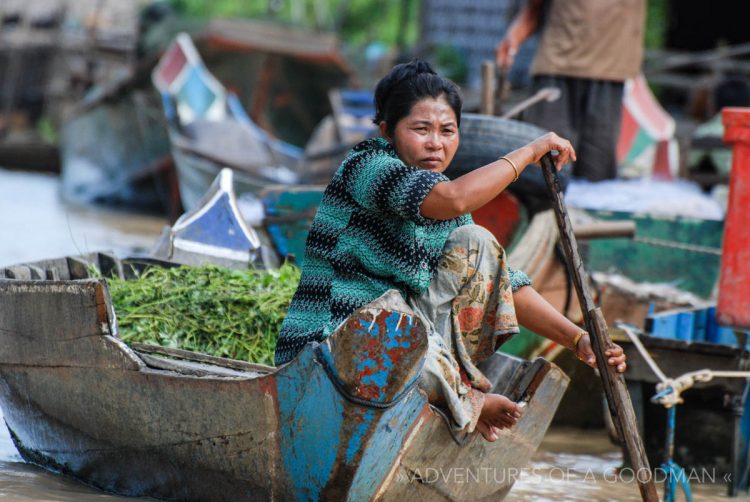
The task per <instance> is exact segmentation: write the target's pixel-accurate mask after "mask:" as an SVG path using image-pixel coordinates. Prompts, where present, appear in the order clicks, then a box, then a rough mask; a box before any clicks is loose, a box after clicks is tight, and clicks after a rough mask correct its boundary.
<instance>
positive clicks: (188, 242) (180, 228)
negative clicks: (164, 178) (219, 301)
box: [151, 168, 268, 269]
mask: <svg viewBox="0 0 750 502" xmlns="http://www.w3.org/2000/svg"><path fill="white" fill-rule="evenodd" d="M233 181H234V177H233V172H232V170H231V169H227V168H224V169H222V170H221V171H220V172H219V175H218V176H217V177H216V179H215V180H214V182H213V183H212V184H211V186H210V187H209V189H208V191H207V192H206V193H205V194H204V195H203V197H202V198H201V200H200V201H199V203H198V207H196V208H195V209H193V210H192V211H187V212H186V213H185V214H183V215H182V216H180V217H179V219H178V220H177V221H176V222H175V223H174V224H173V225H172V226H167V227H164V229H163V230H162V232H161V235H160V236H159V239H158V240H157V242H156V244H155V245H154V247H153V249H152V251H151V255H152V256H153V257H155V258H160V259H163V260H167V261H171V262H175V263H180V264H184V265H200V264H201V263H204V262H206V261H209V262H211V263H214V264H217V265H221V266H223V267H230V268H240V269H242V268H250V267H253V266H254V265H255V264H259V265H260V266H263V265H265V264H267V261H268V260H267V259H266V257H265V254H264V253H263V250H262V249H261V243H260V237H259V236H258V234H257V233H256V232H255V230H253V228H252V227H250V226H249V225H247V224H246V222H245V219H244V218H243V217H242V215H241V213H240V209H239V207H238V205H237V198H236V196H235V194H234V188H233Z"/></svg>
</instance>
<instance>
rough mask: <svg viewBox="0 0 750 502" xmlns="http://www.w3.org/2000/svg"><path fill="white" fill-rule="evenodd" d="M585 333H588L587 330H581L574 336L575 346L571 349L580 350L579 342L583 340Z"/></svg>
mask: <svg viewBox="0 0 750 502" xmlns="http://www.w3.org/2000/svg"><path fill="white" fill-rule="evenodd" d="M583 335H588V333H586V332H585V331H579V332H578V334H577V335H576V337H575V338H573V348H572V349H570V350H572V351H573V352H578V342H580V341H581V338H582V337H583Z"/></svg>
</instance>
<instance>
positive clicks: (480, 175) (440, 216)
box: [419, 133, 576, 220]
mask: <svg viewBox="0 0 750 502" xmlns="http://www.w3.org/2000/svg"><path fill="white" fill-rule="evenodd" d="M552 150H557V151H558V152H559V154H558V156H557V159H556V161H555V164H556V167H557V169H558V170H560V169H561V168H562V166H563V165H565V164H566V163H567V162H568V161H569V160H576V154H575V151H574V150H573V147H572V145H571V144H570V142H569V141H568V140H566V139H563V138H561V137H560V136H558V135H557V134H555V133H547V134H545V135H544V136H542V137H540V138H538V139H536V140H534V141H532V142H531V143H529V144H528V145H526V146H523V147H521V148H519V149H518V150H514V151H512V152H510V153H509V154H507V155H506V156H505V157H507V158H508V159H510V161H512V163H513V164H515V166H516V169H517V170H518V174H521V172H523V170H524V169H526V167H527V166H528V165H529V164H533V163H537V162H539V160H540V159H541V158H542V156H543V155H544V154H546V153H547V152H550V151H552ZM515 178H516V172H515V171H514V170H513V167H512V165H511V162H508V161H507V160H505V159H499V160H496V161H495V162H492V163H491V164H487V165H486V166H483V167H480V168H479V169H475V170H474V171H471V172H469V173H466V174H464V175H463V176H460V177H458V178H456V179H455V180H453V181H444V182H442V183H438V184H437V185H435V187H434V188H433V189H432V190H431V191H430V193H429V194H427V196H426V197H425V198H424V201H422V205H421V206H420V207H419V212H420V214H421V215H422V216H424V217H425V218H431V219H433V220H449V219H451V218H456V217H458V216H461V215H464V214H467V213H470V212H472V211H474V210H475V209H479V208H480V207H482V206H484V205H485V204H487V203H488V202H489V201H491V200H492V199H494V198H495V197H497V195H498V194H499V193H500V192H502V191H503V190H505V188H507V186H508V185H510V184H511V183H512V182H513V181H514V180H515Z"/></svg>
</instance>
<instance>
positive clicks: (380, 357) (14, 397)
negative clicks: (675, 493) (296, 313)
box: [0, 253, 568, 501]
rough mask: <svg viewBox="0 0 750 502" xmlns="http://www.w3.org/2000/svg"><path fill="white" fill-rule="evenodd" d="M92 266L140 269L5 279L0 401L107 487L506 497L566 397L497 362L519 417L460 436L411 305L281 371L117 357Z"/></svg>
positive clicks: (203, 358) (173, 492)
mask: <svg viewBox="0 0 750 502" xmlns="http://www.w3.org/2000/svg"><path fill="white" fill-rule="evenodd" d="M91 264H94V265H96V266H97V267H98V268H99V269H100V270H101V271H102V273H103V274H104V275H105V276H107V275H108V274H113V273H114V274H125V276H127V275H128V274H129V273H130V272H129V271H130V270H132V267H133V266H135V265H134V262H128V261H127V260H119V259H118V258H116V257H113V256H111V255H108V254H104V253H94V254H90V255H86V256H83V257H67V258H60V259H55V260H47V261H42V262H35V263H33V264H26V265H19V266H14V267H7V268H0V406H2V409H3V413H4V416H5V422H6V425H7V427H8V429H9V430H10V434H11V437H12V439H13V441H14V443H15V445H16V447H17V448H18V451H19V452H20V453H21V455H22V456H23V458H24V459H25V460H26V461H28V462H32V463H35V464H38V465H41V466H43V467H45V468H47V469H50V470H53V471H58V472H61V473H64V474H68V475H71V476H74V477H75V478H78V479H79V480H81V481H83V482H85V483H87V484H90V485H93V486H96V487H99V488H101V489H103V490H106V491H109V492H114V493H117V494H122V495H128V496H144V495H145V496H151V497H156V498H163V499H170V500H201V501H238V500H292V499H294V500H366V499H370V500H372V499H377V500H403V498H404V497H407V496H408V497H409V498H410V499H412V500H430V501H432V500H467V499H471V500H484V499H493V500H498V499H500V498H502V497H503V496H504V495H505V494H507V493H508V491H509V490H510V489H511V487H512V485H513V481H514V480H515V477H516V476H517V473H518V472H520V470H521V469H522V468H523V467H524V466H525V465H526V464H527V463H528V462H529V460H530V457H531V455H532V453H533V452H534V451H535V450H536V448H537V447H538V445H539V443H540V442H541V440H542V438H543V436H544V434H545V432H546V430H547V428H548V426H549V424H550V421H551V420H552V417H553V415H554V413H555V410H556V409H557V406H558V404H559V402H560V400H561V398H562V394H563V392H564V391H565V388H566V386H567V384H568V378H567V376H566V375H565V374H564V373H563V372H562V371H561V370H560V369H559V368H557V367H556V366H555V365H553V364H551V363H549V362H547V361H544V360H543V359H537V360H535V361H533V362H529V361H525V360H522V359H518V358H515V357H512V356H506V355H502V354H499V353H498V354H495V355H494V356H493V357H492V358H490V359H489V360H488V361H486V362H485V364H484V371H485V373H486V374H487V375H488V377H489V378H490V379H491V380H492V381H494V382H495V383H496V386H495V391H496V392H501V393H503V394H505V395H507V396H509V397H511V398H512V399H514V400H518V401H521V400H523V401H526V402H527V407H526V411H525V413H524V415H523V416H522V418H521V419H520V420H519V422H518V423H517V425H516V426H515V427H513V428H512V429H510V430H503V431H502V432H501V433H500V438H499V440H498V441H497V442H494V443H489V442H486V441H484V440H483V439H482V438H481V437H480V436H479V435H478V434H471V435H461V434H457V433H455V432H453V431H452V430H451V429H450V428H449V427H448V425H447V418H446V416H445V414H444V413H442V412H441V411H440V410H439V409H438V408H435V407H433V406H432V405H430V404H429V403H428V402H427V399H426V397H425V395H424V394H423V393H422V392H421V391H420V390H419V389H418V388H417V386H416V382H417V378H418V375H419V372H420V370H421V367H422V364H423V362H424V358H425V354H426V351H427V336H426V333H425V331H424V328H423V327H422V325H421V324H420V322H419V321H418V320H417V318H416V317H415V316H414V315H413V314H412V312H411V311H410V310H409V308H408V306H407V305H406V304H405V303H404V302H403V301H402V303H401V304H400V306H399V307H398V308H386V307H385V306H384V299H379V300H376V301H375V302H373V303H371V304H369V305H367V306H365V307H363V308H362V309H360V310H359V311H357V312H356V313H355V314H353V315H352V316H351V317H350V318H349V319H348V320H347V321H346V322H345V323H344V324H342V326H341V327H340V328H339V329H338V330H337V331H336V333H334V334H333V335H332V336H330V337H329V338H328V339H326V340H325V341H324V342H322V343H320V344H310V345H308V346H306V347H305V348H304V349H303V350H302V352H301V353H300V354H299V355H298V356H297V357H296V358H295V359H294V360H293V361H292V362H290V363H288V364H286V365H284V366H281V367H278V368H273V367H268V366H263V365H257V364H251V363H247V362H241V361H235V360H230V359H222V358H216V357H211V356H207V355H204V354H198V353H193V352H188V351H182V350H177V349H168V348H163V347H156V346H147V345H137V344H133V346H129V345H127V344H125V343H124V342H123V341H122V340H121V339H120V338H119V336H118V327H117V315H116V312H115V310H114V308H113V305H112V302H111V299H110V296H109V292H108V289H107V283H106V280H105V279H102V278H92V277H90V275H89V269H90V267H89V266H90V265H91ZM139 266H142V265H139ZM387 294H395V293H387ZM399 298H400V297H399ZM392 300H393V299H391V301H389V303H388V304H389V305H393V303H392ZM514 473H515V475H514Z"/></svg>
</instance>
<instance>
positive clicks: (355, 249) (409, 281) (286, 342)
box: [276, 138, 531, 365]
mask: <svg viewBox="0 0 750 502" xmlns="http://www.w3.org/2000/svg"><path fill="white" fill-rule="evenodd" d="M447 180H448V178H446V177H445V176H444V175H442V174H439V173H435V172H432V171H427V170H424V169H420V168H417V167H411V166H407V165H406V164H404V163H403V162H402V161H401V160H399V158H398V156H397V155H396V152H395V150H394V149H393V147H392V146H391V145H390V144H389V143H388V142H387V141H385V140H384V139H382V138H377V139H370V140H366V141H363V142H362V143H360V144H358V145H357V146H355V147H354V148H353V149H352V151H351V152H350V153H349V155H347V157H346V159H344V162H342V164H341V166H340V167H339V169H338V170H337V171H336V174H335V175H334V176H333V178H332V179H331V183H330V184H329V185H328V187H327V188H326V190H325V193H324V195H323V199H322V201H321V204H320V207H319V208H318V212H317V214H316V215H315V218H314V219H313V223H312V226H311V228H310V233H309V234H308V237H307V242H306V245H305V261H304V266H303V268H302V277H301V279H300V284H299V287H298V288H297V291H296V293H295V294H294V297H293V298H292V302H291V304H290V306H289V311H288V313H287V316H286V319H285V320H284V323H283V325H282V327H281V333H280V335H279V340H278V344H277V347H276V364H277V365H280V364H283V363H286V362H288V361H290V360H292V359H293V358H294V356H296V355H297V353H298V352H299V351H300V350H302V348H303V347H304V346H305V344H307V343H309V342H313V341H320V340H323V339H324V338H325V337H327V336H328V335H330V334H331V333H333V331H334V330H335V329H336V328H337V327H338V325H339V324H341V322H343V321H344V320H345V319H346V318H347V317H348V316H349V315H350V314H352V313H353V312H354V311H355V310H357V309H358V308H360V307H362V306H363V305H366V304H367V303H369V302H371V301H373V300H375V299H376V298H378V297H379V296H381V295H382V294H383V293H385V292H386V291H387V290H389V289H397V290H399V291H400V292H401V294H402V295H403V296H404V298H406V297H407V296H408V295H411V294H419V293H421V292H422V291H424V290H425V289H426V288H427V287H428V286H429V284H430V281H431V280H432V276H433V274H434V272H435V270H436V268H437V264H438V259H439V258H440V255H441V253H442V250H443V246H444V245H445V241H446V240H447V239H448V236H449V235H450V233H451V232H452V231H453V230H454V229H456V228H457V227H459V226H461V225H467V224H471V223H472V219H471V216H470V215H468V214H467V215H464V216H460V217H458V218H453V219H450V220H432V219H428V218H424V217H422V216H421V215H420V213H419V206H420V205H421V204H422V201H423V200H424V198H425V197H426V196H427V194H428V193H429V192H430V191H431V190H432V188H433V187H434V186H435V185H436V184H437V183H439V182H441V181H447ZM511 282H512V284H513V289H514V290H516V289H518V288H519V287H520V286H522V285H525V284H530V282H531V281H530V280H529V278H528V276H526V274H524V273H523V272H520V271H511Z"/></svg>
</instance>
